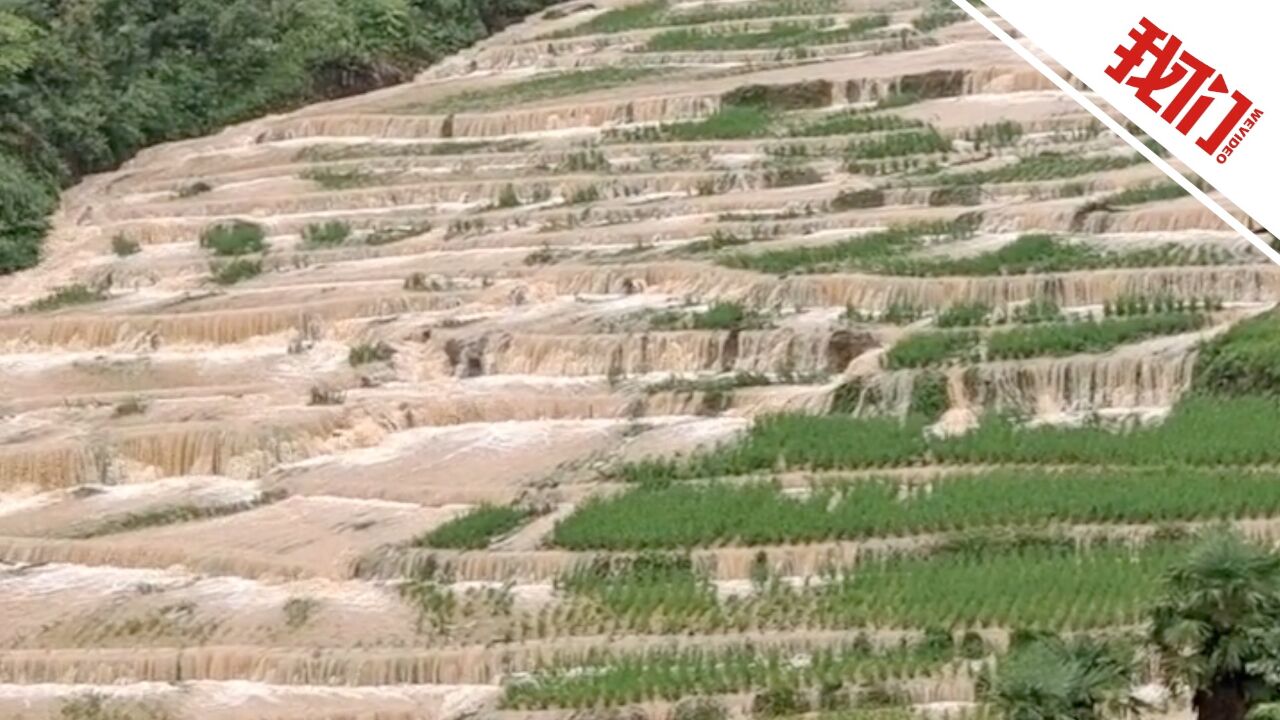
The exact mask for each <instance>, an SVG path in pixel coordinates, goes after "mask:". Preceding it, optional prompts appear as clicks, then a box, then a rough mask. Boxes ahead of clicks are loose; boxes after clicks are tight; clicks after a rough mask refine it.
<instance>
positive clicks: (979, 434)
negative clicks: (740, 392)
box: [619, 396, 1280, 482]
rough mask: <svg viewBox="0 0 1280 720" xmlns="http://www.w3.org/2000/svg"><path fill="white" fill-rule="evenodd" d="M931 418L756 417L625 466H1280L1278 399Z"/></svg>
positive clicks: (752, 469)
mask: <svg viewBox="0 0 1280 720" xmlns="http://www.w3.org/2000/svg"><path fill="white" fill-rule="evenodd" d="M927 422H928V419H927V418H924V417H920V416H908V417H907V418H906V419H905V420H901V421H900V420H897V419H893V418H880V417H874V418H853V417H848V416H845V415H798V414H783V415H772V416H767V417H763V418H760V419H758V420H757V421H756V422H755V424H754V425H753V426H752V428H751V431H750V432H749V433H747V435H746V436H745V437H744V438H742V439H741V440H739V441H737V442H733V443H730V444H726V445H722V446H720V447H717V448H715V449H712V450H707V451H704V452H699V453H695V454H693V455H691V456H689V457H688V458H684V459H665V460H648V461H642V462H637V463H632V464H628V465H625V466H623V467H622V468H621V469H620V471H619V476H620V477H621V478H623V479H625V480H628V481H633V482H657V481H664V480H674V479H683V478H701V477H725V476H735V475H748V474H751V473H756V472H767V471H777V470H783V469H810V470H843V469H864V468H876V467H907V466H912V465H920V464H925V463H952V464H984V465H985V464H996V463H1025V464H1029V465H1046V464H1079V465H1107V466H1109V465H1149V466H1162V465H1169V464H1173V465H1201V466H1212V465H1223V466H1228V465H1229V466H1244V465H1263V464H1274V463H1277V462H1280V447H1277V446H1276V443H1275V440H1274V433H1273V432H1272V430H1273V429H1274V428H1276V427H1280V402H1277V401H1276V399H1274V398H1268V397H1258V396H1243V397H1232V398H1230V399H1223V398H1215V397H1203V396H1190V397H1187V398H1185V399H1183V400H1182V402H1180V403H1179V404H1178V406H1177V407H1175V408H1174V410H1173V412H1172V413H1170V415H1169V417H1168V418H1167V419H1166V420H1165V421H1164V422H1163V423H1162V424H1160V425H1155V426H1150V427H1133V428H1128V429H1123V430H1111V429H1107V428H1104V427H1100V426H1094V425H1086V426H1084V427H1076V428H1071V427H1051V426H1040V427H1035V428H1029V427H1024V426H1022V425H1021V424H1020V423H1018V422H1017V421H1016V419H1015V418H1011V417H1004V416H999V415H988V416H986V417H984V418H983V419H982V422H981V424H980V425H979V426H978V428H977V429H975V430H973V431H972V432H970V433H968V434H966V435H962V436H958V437H952V438H945V439H939V438H932V437H926V436H925V435H924V432H923V430H924V427H925V425H926V424H927Z"/></svg>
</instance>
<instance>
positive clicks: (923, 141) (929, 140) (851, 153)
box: [845, 127, 951, 161]
mask: <svg viewBox="0 0 1280 720" xmlns="http://www.w3.org/2000/svg"><path fill="white" fill-rule="evenodd" d="M950 151H951V141H950V140H948V139H947V138H945V137H943V136H942V135H941V134H939V133H938V131H937V130H935V129H933V128H931V127H930V128H926V129H923V130H908V131H906V132H899V133H892V134H889V135H884V136H882V137H880V138H877V139H875V140H860V141H854V142H851V143H849V146H848V147H847V148H845V158H846V159H847V160H850V161H856V160H879V159H883V158H890V157H900V156H903V155H925V154H930V153H945V152H950Z"/></svg>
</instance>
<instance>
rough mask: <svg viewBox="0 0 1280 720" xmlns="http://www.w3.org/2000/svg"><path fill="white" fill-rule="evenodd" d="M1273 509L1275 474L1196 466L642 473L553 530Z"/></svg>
mask: <svg viewBox="0 0 1280 720" xmlns="http://www.w3.org/2000/svg"><path fill="white" fill-rule="evenodd" d="M1277 511H1280V477H1278V476H1276V475H1274V474H1269V473H1230V472H1224V471H1218V470H1202V469H1195V468H1161V469H1115V470H1073V471H1067V472H1050V471H1044V470H999V471H994V472H988V473H982V474H976V475H962V476H956V477H946V478H943V479H939V480H937V481H936V482H934V483H933V484H932V486H930V487H923V486H914V487H913V486H910V485H903V484H902V483H900V482H895V481H893V480H888V479H875V480H865V481H845V482H831V483H822V484H819V485H816V486H815V487H813V488H812V490H811V492H809V493H808V494H807V495H804V496H795V495H792V494H788V493H786V492H784V491H783V490H782V488H781V487H780V486H779V485H777V484H776V483H771V482H764V481H757V482H751V483H746V484H741V483H724V482H710V483H676V484H669V483H666V484H656V485H641V486H639V487H637V488H635V489H633V490H631V491H629V492H626V493H623V494H620V495H613V496H609V497H597V498H593V499H591V500H588V501H587V502H585V503H583V505H582V506H581V507H579V508H578V509H577V510H576V511H575V512H574V513H573V514H572V515H570V516H569V517H567V518H565V519H564V520H562V521H560V522H559V523H558V524H557V525H556V528H555V531H554V533H553V535H552V543H553V544H554V545H556V546H557V547H563V548H567V549H571V550H673V549H681V548H694V547H705V546H711V545H718V544H742V545H771V544H781V543H808V542H821V541H828V540H849V539H857V538H866V537H885V536H902V535H912V534H923V533H934V532H951V531H956V530H963V529H968V528H984V527H1008V526H1029V527H1039V526H1044V525H1046V524H1049V523H1052V522H1067V523H1163V522H1174V521H1189V520H1198V519H1212V518H1228V517H1259V516H1269V515H1274V514H1276V513H1277Z"/></svg>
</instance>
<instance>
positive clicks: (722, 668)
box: [502, 640, 954, 720]
mask: <svg viewBox="0 0 1280 720" xmlns="http://www.w3.org/2000/svg"><path fill="white" fill-rule="evenodd" d="M953 657H954V652H953V651H952V649H951V648H950V647H946V648H939V647H937V646H936V645H933V644H928V643H918V644H914V645H903V646H901V647H896V648H892V649H888V650H875V649H874V648H873V646H872V644H871V643H870V642H867V641H865V640H863V641H859V642H851V643H849V644H848V645H845V646H837V647H832V648H823V649H820V650H815V651H813V652H810V653H807V654H806V659H807V662H803V663H801V662H796V661H795V653H794V651H792V650H780V649H762V648H756V647H751V646H750V645H748V646H746V647H737V648H728V649H714V650H707V649H701V648H693V649H685V650H655V651H651V652H647V653H643V654H639V653H637V654H632V655H628V654H622V653H617V654H615V653H613V652H610V651H609V650H607V649H601V650H600V651H599V652H598V653H595V654H593V655H592V656H591V657H588V658H586V659H585V660H584V661H583V662H580V663H574V664H572V665H570V664H563V665H548V666H546V667H543V668H541V669H539V670H536V671H534V672H533V673H531V674H530V675H529V676H528V677H527V678H521V679H519V680H512V681H509V682H508V683H507V685H506V686H505V692H504V695H503V701H502V703H503V706H504V707H507V708H511V709H519V710H541V709H550V708H581V709H583V710H584V711H586V710H588V709H591V710H592V711H593V712H602V711H599V710H596V708H600V707H606V708H608V707H613V706H619V705H625V704H628V703H639V702H644V701H647V700H659V699H674V698H679V697H686V696H712V695H721V694H728V693H741V692H748V691H751V690H765V691H766V692H765V693H764V696H765V697H767V698H770V701H769V702H768V703H761V704H759V705H760V708H759V709H760V713H761V714H760V715H756V717H769V715H766V714H765V709H764V705H766V704H767V705H769V706H770V707H779V708H780V709H781V708H783V707H786V708H792V709H795V708H807V700H802V699H800V697H801V695H800V694H799V693H798V691H799V690H802V689H805V688H809V687H811V686H812V687H817V686H819V685H823V686H824V687H826V688H828V692H832V691H831V690H830V688H831V687H833V684H834V687H836V688H839V687H840V683H842V682H845V681H847V682H850V683H858V682H865V683H868V684H870V683H875V682H879V681H880V680H882V679H883V678H889V677H909V676H913V675H917V674H919V675H926V674H929V673H931V672H936V671H938V670H941V669H942V667H943V666H944V665H945V664H946V663H947V662H948V661H950V660H951V659H952V658H953ZM836 678H838V679H836ZM784 698H785V699H784ZM725 717H727V713H726V711H725V710H724V708H723V707H721V706H720V705H718V704H716V702H715V701H714V700H710V699H705V698H698V699H691V700H687V701H685V702H682V703H681V704H680V705H678V706H677V707H676V709H675V711H674V712H673V714H672V718H673V720H724V718H725ZM886 720H889V719H886Z"/></svg>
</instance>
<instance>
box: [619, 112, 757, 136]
mask: <svg viewBox="0 0 1280 720" xmlns="http://www.w3.org/2000/svg"><path fill="white" fill-rule="evenodd" d="M772 122H773V115H772V114H771V113H770V112H769V111H767V110H766V109H764V108H761V107H756V106H750V105H722V106H721V107H720V109H719V110H716V111H715V112H714V113H712V114H711V115H709V116H707V117H705V118H703V119H701V120H689V121H685V122H676V123H665V124H662V125H656V126H648V127H639V128H619V129H612V130H608V131H607V134H606V137H607V138H608V139H609V140H610V141H618V142H699V141H703V140H740V139H744V138H755V137H764V136H766V135H768V134H769V128H770V123H772Z"/></svg>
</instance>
